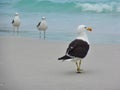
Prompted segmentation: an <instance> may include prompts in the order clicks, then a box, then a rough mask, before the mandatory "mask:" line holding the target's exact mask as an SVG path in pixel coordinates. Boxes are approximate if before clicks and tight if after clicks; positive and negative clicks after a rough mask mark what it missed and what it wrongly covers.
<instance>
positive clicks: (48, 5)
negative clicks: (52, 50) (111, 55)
mask: <svg viewBox="0 0 120 90" xmlns="http://www.w3.org/2000/svg"><path fill="white" fill-rule="evenodd" d="M16 12H18V13H19V14H20V19H21V26H20V32H19V35H18V34H14V33H13V28H12V24H11V21H12V19H13V18H14V14H15V13H16ZM42 16H45V17H46V18H47V23H48V29H47V32H46V33H47V35H46V36H47V40H53V41H72V40H73V39H74V38H76V36H77V33H76V29H77V27H78V25H80V24H85V25H86V26H90V27H92V28H93V31H92V32H87V34H88V37H89V41H90V42H91V43H97V44H120V0H0V36H17V37H27V38H35V39H39V31H38V30H37V28H36V25H37V24H38V22H39V21H41V17H42Z"/></svg>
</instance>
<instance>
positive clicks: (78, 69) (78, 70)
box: [76, 62, 80, 73]
mask: <svg viewBox="0 0 120 90" xmlns="http://www.w3.org/2000/svg"><path fill="white" fill-rule="evenodd" d="M76 66H77V73H79V72H80V68H79V65H78V62H76Z"/></svg>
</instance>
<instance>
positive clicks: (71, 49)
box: [58, 25, 92, 73]
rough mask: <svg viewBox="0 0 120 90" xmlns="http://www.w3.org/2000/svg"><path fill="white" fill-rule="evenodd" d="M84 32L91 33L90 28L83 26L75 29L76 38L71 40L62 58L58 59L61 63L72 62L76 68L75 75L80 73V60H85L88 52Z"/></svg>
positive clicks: (86, 38) (87, 43) (88, 45)
mask: <svg viewBox="0 0 120 90" xmlns="http://www.w3.org/2000/svg"><path fill="white" fill-rule="evenodd" d="M85 30H88V31H92V28H91V27H86V26H85V25H79V26H78V28H77V32H78V37H77V38H76V39H75V40H73V41H72V42H71V43H70V44H69V46H68V48H67V50H66V54H65V55H64V56H63V57H60V58H58V60H62V61H73V62H75V64H76V66H77V73H80V72H81V71H82V70H81V69H80V66H81V60H82V59H84V58H85V56H86V55H87V53H88V51H89V47H90V44H89V41H88V37H87V34H86V32H85Z"/></svg>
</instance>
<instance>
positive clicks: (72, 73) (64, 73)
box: [62, 70, 97, 75]
mask: <svg viewBox="0 0 120 90" xmlns="http://www.w3.org/2000/svg"><path fill="white" fill-rule="evenodd" d="M95 73H97V72H96V71H94V70H82V71H81V72H80V73H78V72H76V71H67V72H63V73H62V74H63V75H92V74H95Z"/></svg>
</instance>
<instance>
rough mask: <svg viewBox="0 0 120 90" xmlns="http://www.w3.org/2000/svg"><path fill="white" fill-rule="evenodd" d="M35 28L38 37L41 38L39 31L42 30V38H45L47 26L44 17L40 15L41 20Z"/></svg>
mask: <svg viewBox="0 0 120 90" xmlns="http://www.w3.org/2000/svg"><path fill="white" fill-rule="evenodd" d="M37 28H38V30H39V31H40V38H41V31H43V32H44V39H45V38H46V29H47V28H48V26H47V21H46V17H42V21H41V22H39V23H38V25H37Z"/></svg>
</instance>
